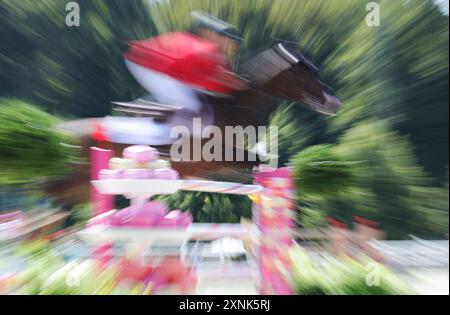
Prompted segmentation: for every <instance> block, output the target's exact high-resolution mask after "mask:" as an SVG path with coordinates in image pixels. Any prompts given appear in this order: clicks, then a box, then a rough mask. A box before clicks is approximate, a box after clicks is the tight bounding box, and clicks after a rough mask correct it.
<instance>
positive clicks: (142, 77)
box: [125, 11, 246, 114]
mask: <svg viewBox="0 0 450 315" xmlns="http://www.w3.org/2000/svg"><path fill="white" fill-rule="evenodd" d="M191 16H192V18H193V21H194V23H193V25H194V27H193V32H192V33H184V32H176V33H167V34H163V35H160V36H157V37H154V38H151V39H149V40H146V41H142V42H135V43H134V44H132V46H131V49H130V51H129V52H128V53H126V54H125V58H126V61H125V62H126V65H127V67H128V69H129V70H130V72H131V73H132V74H133V75H134V77H135V78H136V79H137V81H138V82H139V83H140V84H141V85H142V86H143V87H144V88H145V89H146V90H147V91H148V92H149V93H150V94H151V95H152V97H153V98H154V99H155V100H156V101H157V102H160V103H162V104H167V105H176V106H179V107H181V108H183V109H184V110H185V111H189V112H192V113H194V114H198V113H199V112H200V111H201V109H202V106H203V104H202V100H201V97H200V96H201V94H202V93H204V92H207V93H208V92H213V93H219V94H228V95H229V94H232V93H233V91H234V90H240V89H244V88H246V84H245V83H244V81H242V80H241V79H239V78H238V77H237V76H236V75H235V74H234V73H233V72H232V70H231V65H232V60H233V58H234V54H235V52H236V50H237V49H238V46H239V41H240V38H239V37H238V36H237V35H236V34H237V31H236V28H235V27H234V26H232V25H230V24H228V23H225V22H223V21H221V20H219V19H217V18H214V17H212V16H209V15H207V14H205V13H203V12H200V11H194V12H192V13H191ZM149 53H150V55H149Z"/></svg>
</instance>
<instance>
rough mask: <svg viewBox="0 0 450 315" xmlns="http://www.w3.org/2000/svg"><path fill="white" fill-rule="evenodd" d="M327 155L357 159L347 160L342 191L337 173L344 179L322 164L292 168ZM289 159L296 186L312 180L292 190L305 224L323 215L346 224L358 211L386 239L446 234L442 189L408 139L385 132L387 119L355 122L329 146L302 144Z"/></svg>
mask: <svg viewBox="0 0 450 315" xmlns="http://www.w3.org/2000/svg"><path fill="white" fill-rule="evenodd" d="M330 156H331V158H330ZM300 157H303V158H300ZM329 159H333V160H338V161H357V163H354V162H351V164H350V165H351V181H348V180H347V181H345V180H342V182H341V183H343V184H348V185H347V187H346V189H345V192H344V193H338V192H339V189H341V188H343V187H342V186H340V185H339V183H340V177H343V178H347V179H348V177H345V176H342V175H340V174H339V173H335V172H330V174H328V173H327V172H328V171H329V170H328V169H327V168H325V170H322V169H314V168H312V167H311V166H309V167H307V168H306V169H307V170H310V171H311V173H313V174H314V175H313V176H310V175H309V173H308V172H306V171H303V172H302V173H300V171H299V170H298V169H299V168H300V170H303V168H305V164H306V165H307V163H308V162H309V161H310V160H312V161H324V160H329ZM293 161H294V162H293V163H294V167H295V168H296V176H297V177H298V178H297V182H298V183H299V184H298V187H302V185H304V186H308V183H310V184H312V185H310V186H309V187H308V188H306V187H305V189H303V190H302V189H301V188H299V192H298V199H299V201H300V202H299V206H300V211H301V214H300V220H301V223H302V224H304V225H306V226H315V225H320V224H323V223H325V220H324V217H325V216H326V215H331V216H333V217H335V218H337V219H340V220H342V221H344V222H347V223H348V224H351V222H352V217H353V216H354V215H359V216H363V217H365V218H367V219H370V220H375V221H377V222H379V223H380V227H381V229H382V230H383V231H386V232H387V233H388V237H389V238H402V237H405V236H406V235H407V234H415V235H420V236H424V237H445V234H446V233H448V188H447V189H444V188H439V187H435V186H433V181H432V179H431V178H430V177H429V176H428V175H427V174H426V173H425V172H424V171H423V169H422V168H421V167H420V166H418V164H417V161H416V159H415V156H414V152H413V149H412V147H411V144H410V143H409V141H408V140H407V139H406V138H405V137H402V136H399V135H398V134H397V133H395V132H393V131H392V130H390V128H389V125H388V124H387V123H384V122H382V121H364V122H361V123H360V124H358V125H355V126H354V127H353V128H351V129H349V130H347V131H346V132H345V133H344V134H343V135H342V136H341V137H340V139H339V142H338V143H337V144H336V145H335V146H334V147H330V146H316V147H311V148H308V149H306V150H305V151H303V152H301V153H300V154H299V155H298V156H296V157H295V158H294V160H293ZM339 163H341V162H339ZM313 165H314V164H313ZM319 165H321V164H319ZM346 167H348V165H346V164H345V163H344V165H342V166H337V168H338V169H339V170H341V169H343V170H345V169H346ZM302 176H303V178H304V179H305V180H304V181H302V180H300V178H301V177H302ZM327 179H328V180H329V181H330V182H327ZM333 179H334V180H333ZM327 187H328V189H327V190H324V188H327ZM328 192H333V193H328ZM303 221H304V222H303Z"/></svg>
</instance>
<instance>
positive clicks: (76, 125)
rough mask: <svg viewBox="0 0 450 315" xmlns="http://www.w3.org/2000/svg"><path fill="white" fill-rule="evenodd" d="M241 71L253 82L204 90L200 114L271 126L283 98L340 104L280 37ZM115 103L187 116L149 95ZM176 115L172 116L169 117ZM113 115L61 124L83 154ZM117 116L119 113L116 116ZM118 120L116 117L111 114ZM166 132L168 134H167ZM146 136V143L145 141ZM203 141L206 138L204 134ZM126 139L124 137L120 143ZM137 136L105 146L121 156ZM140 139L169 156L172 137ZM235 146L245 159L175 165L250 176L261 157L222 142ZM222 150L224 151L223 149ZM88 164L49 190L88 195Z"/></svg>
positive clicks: (146, 113)
mask: <svg viewBox="0 0 450 315" xmlns="http://www.w3.org/2000/svg"><path fill="white" fill-rule="evenodd" d="M239 75H240V76H242V77H243V78H245V79H246V80H248V81H249V82H250V88H249V89H247V90H243V91H237V92H236V93H235V94H234V95H233V97H225V96H223V95H216V94H208V93H205V94H203V96H202V97H203V99H204V103H205V104H208V106H207V107H206V108H207V110H205V111H202V112H200V113H199V114H197V116H196V117H194V116H189V117H188V118H189V119H192V118H200V119H205V120H206V121H208V122H211V120H212V121H213V124H214V125H215V126H217V127H219V128H220V130H222V131H223V130H224V129H225V127H226V126H243V127H246V126H254V127H257V126H267V125H268V123H269V117H270V115H271V113H273V112H274V111H275V109H276V108H277V106H278V104H279V103H280V101H281V100H286V101H292V102H296V103H297V104H299V105H301V106H306V107H307V108H309V109H311V110H313V111H316V112H319V113H323V114H326V115H335V114H337V113H338V111H339V110H340V108H341V106H342V104H341V102H340V101H339V99H338V98H337V97H336V96H335V95H334V94H333V92H332V91H331V89H330V88H329V87H328V86H326V85H325V84H324V83H323V82H322V81H321V80H320V76H319V70H318V69H317V68H316V67H315V66H314V65H313V64H312V62H311V61H309V60H308V59H307V58H306V57H304V56H303V55H302V54H301V53H300V52H299V51H298V50H294V49H288V48H286V47H285V46H284V45H283V44H281V43H278V44H276V45H274V46H273V47H271V48H268V49H266V50H264V51H262V52H261V53H259V54H256V55H255V56H253V57H251V58H250V59H248V60H247V61H244V62H243V63H242V64H241V65H240V67H239ZM113 103H114V104H115V105H114V106H115V107H113V108H114V109H115V110H117V112H118V113H119V114H121V115H122V116H123V115H125V116H143V117H144V118H140V119H143V121H145V119H148V120H151V121H152V124H154V125H155V126H156V128H158V124H160V126H161V128H162V127H163V126H166V125H165V124H166V123H167V121H169V120H170V119H174V118H173V117H177V119H179V120H178V121H177V122H180V121H183V122H186V121H187V120H183V118H186V117H183V115H185V113H183V111H182V110H178V109H177V108H176V107H174V106H171V105H170V104H167V105H164V104H157V103H154V102H152V101H151V100H148V99H146V98H142V99H139V100H138V101H135V102H132V103H126V102H113ZM171 117H172V118H171ZM105 119H109V118H89V119H81V120H75V121H68V122H65V123H63V124H61V125H59V126H58V128H60V129H61V130H63V131H65V132H68V133H70V134H72V135H74V136H75V137H77V138H78V139H79V140H80V146H81V152H80V154H81V155H82V156H84V157H88V156H89V148H90V147H91V146H98V145H99V143H98V141H96V140H95V139H93V138H92V137H91V135H92V133H93V132H94V126H96V125H98V124H99V123H102V121H105ZM114 119H118V118H114ZM113 121H114V120H113ZM167 136H168V135H167ZM142 141H144V143H141V142H142ZM201 141H202V143H204V142H205V141H206V140H205V139H202V140H201ZM120 142H122V143H120ZM133 142H134V141H131V140H130V141H116V142H115V143H114V142H103V143H101V144H100V146H102V147H103V148H107V149H112V150H114V152H115V156H121V153H122V151H123V149H124V148H125V147H127V146H129V145H130V144H137V143H136V142H134V143H133ZM139 144H147V145H150V146H152V147H155V148H157V149H158V150H159V151H160V154H161V156H162V157H163V158H165V159H169V160H170V149H171V146H172V143H164V142H159V143H157V142H153V143H152V141H151V140H150V139H149V140H148V142H147V140H145V139H144V140H139ZM230 146H231V147H233V148H232V149H233V150H234V151H239V150H244V151H246V152H245V157H246V158H245V159H244V160H243V161H205V160H204V159H203V158H202V159H201V160H200V161H172V167H173V168H174V169H175V170H177V171H178V172H179V173H180V176H181V177H182V178H197V179H217V178H228V179H230V180H231V181H240V182H249V181H251V174H250V173H249V172H248V170H251V169H252V168H253V167H254V166H256V165H258V164H259V163H260V162H261V161H260V159H258V158H257V159H252V160H250V159H249V158H248V156H249V155H248V148H239V147H236V146H235V145H234V144H233V143H223V148H224V149H225V148H226V147H228V148H229V147H230ZM222 152H224V151H222ZM89 187H90V183H89V164H88V163H87V164H84V165H82V166H81V167H79V169H78V170H77V171H76V172H75V173H74V174H72V175H70V176H68V177H61V178H58V179H53V180H51V181H49V182H48V183H47V185H46V188H45V189H46V191H47V192H48V193H49V194H50V195H52V196H55V197H56V198H57V199H60V200H64V201H66V202H67V201H70V202H80V201H87V200H88V198H89Z"/></svg>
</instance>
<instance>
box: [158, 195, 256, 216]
mask: <svg viewBox="0 0 450 315" xmlns="http://www.w3.org/2000/svg"><path fill="white" fill-rule="evenodd" d="M159 199H160V200H163V201H165V202H166V203H167V206H168V207H169V208H170V209H181V210H183V211H189V212H191V214H192V216H193V218H194V221H195V222H206V223H218V222H220V223H239V222H240V219H241V217H244V218H251V215H252V213H251V201H250V199H249V198H248V197H247V196H239V195H226V194H218V193H217V194H214V193H204V192H177V193H175V194H173V195H167V196H161V197H159Z"/></svg>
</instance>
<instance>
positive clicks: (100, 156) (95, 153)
mask: <svg viewBox="0 0 450 315" xmlns="http://www.w3.org/2000/svg"><path fill="white" fill-rule="evenodd" d="M113 154H114V153H113V151H111V150H105V149H101V148H97V147H91V148H90V162H91V180H97V179H98V173H99V172H100V170H101V169H104V168H108V161H109V159H110V158H112V157H113ZM91 200H92V206H93V212H94V213H93V215H98V214H101V213H104V212H106V211H109V210H111V209H113V207H114V196H112V195H103V194H100V193H99V192H98V191H97V190H96V189H95V187H94V186H91Z"/></svg>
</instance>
